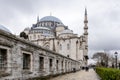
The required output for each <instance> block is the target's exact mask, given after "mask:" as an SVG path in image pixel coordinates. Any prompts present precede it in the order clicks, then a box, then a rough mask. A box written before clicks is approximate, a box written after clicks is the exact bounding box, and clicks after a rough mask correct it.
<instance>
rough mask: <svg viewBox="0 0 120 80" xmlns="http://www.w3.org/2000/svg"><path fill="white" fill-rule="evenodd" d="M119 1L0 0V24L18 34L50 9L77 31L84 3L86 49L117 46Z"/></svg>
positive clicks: (81, 24) (119, 18)
mask: <svg viewBox="0 0 120 80" xmlns="http://www.w3.org/2000/svg"><path fill="white" fill-rule="evenodd" d="M119 3H120V1H119V0H0V24H4V25H5V26H8V27H9V28H11V29H12V30H13V32H15V33H17V34H18V33H19V32H20V31H22V30H23V29H24V28H25V27H28V25H29V27H30V25H32V24H34V23H35V20H36V16H37V15H40V17H44V16H47V15H46V14H49V12H50V11H52V12H53V15H54V14H55V16H56V15H57V16H56V17H60V19H61V20H63V21H65V22H63V23H65V25H70V26H69V28H70V29H73V31H74V32H77V33H78V34H79V33H81V32H82V30H78V29H79V27H80V29H83V26H84V24H83V21H82V20H83V19H84V8H85V6H87V9H88V20H89V23H88V27H89V49H90V50H91V49H95V50H102V49H120V45H119V43H120V42H119V40H120V36H119V35H120V28H119V27H120V23H119V21H120V10H119V9H120V5H119ZM81 19H82V20H81ZM78 20H79V21H78ZM81 21H82V22H81ZM66 23H67V24H66ZM76 26H78V27H76Z"/></svg>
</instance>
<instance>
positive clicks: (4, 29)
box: [0, 25, 11, 33]
mask: <svg viewBox="0 0 120 80" xmlns="http://www.w3.org/2000/svg"><path fill="white" fill-rule="evenodd" d="M0 30H3V31H5V32H9V33H11V32H10V30H8V29H7V28H6V27H4V26H3V25H0Z"/></svg>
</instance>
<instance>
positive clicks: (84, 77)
mask: <svg viewBox="0 0 120 80" xmlns="http://www.w3.org/2000/svg"><path fill="white" fill-rule="evenodd" d="M50 80H100V79H99V78H98V76H97V74H96V73H95V71H94V70H93V69H89V71H85V70H81V71H78V72H76V73H70V74H66V75H61V76H58V77H55V78H53V79H50Z"/></svg>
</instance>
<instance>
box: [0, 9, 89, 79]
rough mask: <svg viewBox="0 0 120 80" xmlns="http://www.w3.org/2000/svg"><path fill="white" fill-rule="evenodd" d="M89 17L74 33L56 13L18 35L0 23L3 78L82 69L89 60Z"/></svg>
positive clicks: (1, 74)
mask: <svg viewBox="0 0 120 80" xmlns="http://www.w3.org/2000/svg"><path fill="white" fill-rule="evenodd" d="M87 24H88V20H87V10H86V9H85V19H84V28H83V29H84V33H83V35H81V36H78V35H77V34H74V33H73V31H72V30H70V29H69V27H68V26H65V25H64V24H63V22H62V21H61V20H60V19H58V18H57V17H54V16H45V17H43V18H41V19H39V17H38V18H37V23H36V24H33V25H32V27H31V28H25V29H24V31H23V32H21V33H20V35H19V36H16V35H14V34H12V33H11V32H10V30H8V29H7V28H6V27H4V26H2V25H0V80H23V79H28V80H29V78H34V77H41V76H49V75H57V74H62V73H68V72H72V71H73V70H76V71H77V70H80V69H81V67H82V66H86V65H87V60H88V26H87Z"/></svg>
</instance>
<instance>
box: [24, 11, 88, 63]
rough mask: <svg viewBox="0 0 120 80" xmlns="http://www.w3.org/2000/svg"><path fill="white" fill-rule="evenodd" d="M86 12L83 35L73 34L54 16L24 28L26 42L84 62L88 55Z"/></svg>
mask: <svg viewBox="0 0 120 80" xmlns="http://www.w3.org/2000/svg"><path fill="white" fill-rule="evenodd" d="M87 23H88V20H87V10H85V20H84V33H83V35H81V36H78V35H77V34H74V33H73V31H72V30H70V29H69V27H68V26H66V25H64V24H63V22H62V21H61V20H60V19H59V18H57V17H54V16H45V17H43V18H41V19H39V17H38V18H37V23H36V24H33V25H32V27H31V28H25V29H24V31H23V32H24V33H25V34H26V35H27V36H28V40H29V41H31V42H33V43H35V44H38V45H40V46H42V47H44V48H46V49H50V50H52V51H55V52H57V53H59V54H62V55H64V56H67V57H69V58H72V59H74V60H77V61H81V62H83V61H85V58H88V57H87V53H88V26H87Z"/></svg>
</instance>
